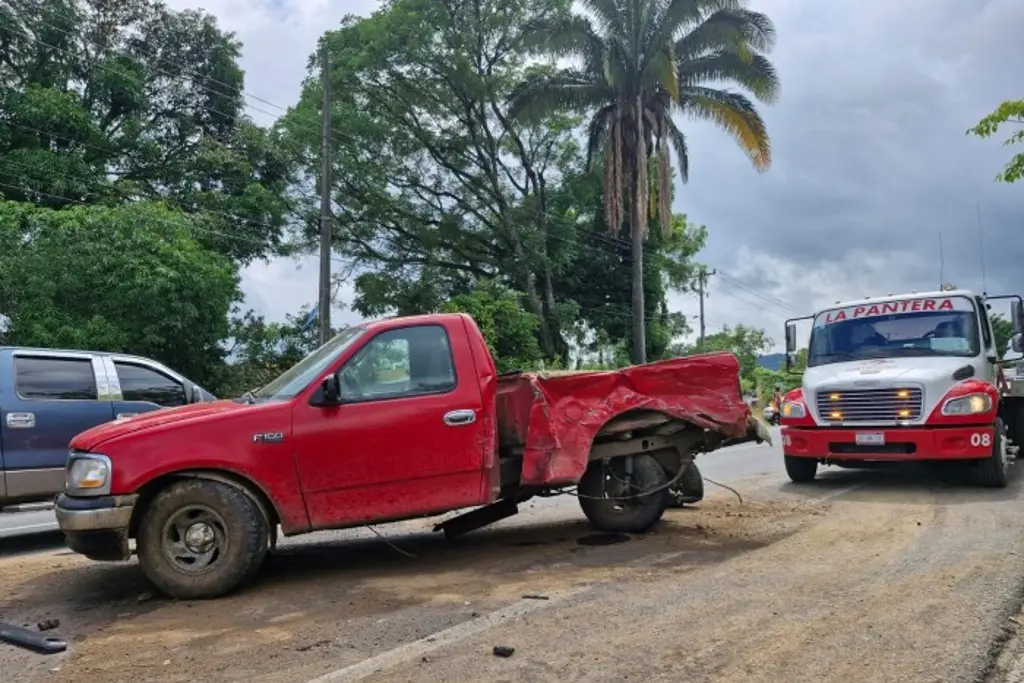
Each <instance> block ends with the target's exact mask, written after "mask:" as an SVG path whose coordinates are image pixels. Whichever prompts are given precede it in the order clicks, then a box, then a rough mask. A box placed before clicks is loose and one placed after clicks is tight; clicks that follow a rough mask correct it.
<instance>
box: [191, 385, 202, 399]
mask: <svg viewBox="0 0 1024 683" xmlns="http://www.w3.org/2000/svg"><path fill="white" fill-rule="evenodd" d="M188 402H189V403H202V402H203V390H202V389H200V388H199V387H197V386H196V385H194V384H193V385H192V388H191V389H190V390H189V401H188Z"/></svg>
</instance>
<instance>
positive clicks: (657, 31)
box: [511, 0, 779, 362]
mask: <svg viewBox="0 0 1024 683" xmlns="http://www.w3.org/2000/svg"><path fill="white" fill-rule="evenodd" d="M742 5H743V3H742V2H740V1H738V0H664V1H660V0H588V1H587V2H585V3H584V6H585V7H586V9H587V10H588V15H586V16H584V15H579V14H577V15H565V14H563V13H558V14H552V15H551V16H546V17H540V18H538V19H537V20H536V21H535V23H534V24H533V25H531V26H530V27H529V28H528V30H527V31H526V35H527V36H528V37H529V40H530V42H531V44H532V45H533V46H534V47H535V48H536V49H537V50H538V51H540V52H542V53H545V54H548V55H550V56H551V57H553V58H574V59H576V60H577V61H578V62H579V63H578V64H576V65H573V66H571V67H567V68H563V69H559V70H557V71H555V72H553V73H544V74H537V75H535V76H534V77H532V78H529V79H527V80H525V81H524V82H523V83H522V85H521V86H520V87H519V88H518V89H517V91H516V92H515V93H514V94H513V96H512V109H511V113H512V115H514V116H516V117H517V118H520V119H522V120H526V121H529V120H536V119H537V118H538V117H540V116H544V115H548V114H550V113H551V112H553V111H569V112H574V113H585V114H588V115H589V116H590V122H589V126H588V142H587V157H588V166H589V165H590V163H591V161H592V160H593V159H595V158H596V157H598V156H599V155H601V156H603V158H604V203H605V206H604V215H605V220H606V222H607V225H608V228H609V230H611V231H612V233H613V234H618V232H619V230H620V228H621V226H622V206H623V202H624V199H625V196H624V195H628V202H626V203H627V206H628V221H627V223H628V230H629V233H630V235H631V239H632V250H631V256H632V272H633V277H632V299H631V300H632V317H633V325H632V327H633V344H632V347H633V353H634V360H635V361H636V362H644V361H645V360H646V358H645V351H646V348H647V345H646V342H645V339H644V336H645V324H644V313H645V304H644V284H643V276H644V264H643V254H644V248H643V247H644V239H645V237H646V235H647V232H648V213H649V205H650V204H652V203H653V202H652V198H657V203H656V206H655V212H656V214H657V216H658V218H659V222H660V224H661V226H662V228H663V229H667V228H668V227H669V225H670V212H671V191H670V186H671V184H672V180H671V176H672V173H671V168H670V158H669V156H670V152H669V150H670V148H672V149H674V151H675V154H676V157H677V159H676V160H677V166H678V170H679V173H680V176H681V177H682V179H683V180H684V181H685V180H686V178H687V176H688V170H689V156H688V151H687V147H686V138H685V136H684V134H683V132H682V131H681V130H680V129H679V128H678V127H677V125H676V123H675V117H676V116H677V115H688V116H694V117H697V118H702V119H706V120H709V121H712V122H714V123H716V124H718V125H719V126H721V127H722V128H724V129H725V130H726V131H728V132H729V133H731V134H732V135H733V136H734V137H735V139H736V141H737V142H738V143H739V145H740V147H741V148H742V149H743V150H744V151H745V152H747V154H748V155H749V156H750V159H751V161H752V162H753V164H754V166H755V167H756V168H757V169H759V170H763V169H766V168H767V167H768V166H769V164H770V163H771V147H770V145H769V141H768V133H767V130H766V128H765V125H764V122H763V121H762V119H761V117H760V115H759V114H758V112H757V109H756V108H755V106H754V104H753V103H752V102H751V101H750V100H749V99H748V98H747V97H746V96H744V95H742V94H740V93H736V92H732V91H728V90H722V89H717V88H714V87H709V85H708V83H720V82H723V81H724V82H732V83H735V84H737V85H739V86H741V87H743V88H745V89H747V90H748V91H749V92H751V93H752V94H753V95H754V96H755V97H756V98H758V99H760V100H761V101H762V102H766V103H770V102H772V101H774V99H775V98H776V96H777V94H778V89H779V83H778V79H777V77H776V74H775V70H774V68H773V67H772V65H771V63H770V62H769V61H768V60H767V59H766V58H765V57H764V56H763V53H765V52H766V51H768V50H769V49H770V48H771V47H772V44H773V42H774V38H775V31H774V27H773V26H772V23H771V21H770V20H769V19H768V18H767V17H766V16H765V15H763V14H760V13H757V12H752V11H750V10H747V9H744V8H743V6H742ZM652 165H653V166H654V168H655V172H656V179H655V183H654V186H655V187H656V188H657V190H658V191H657V192H656V193H652V192H651V191H650V183H649V179H648V176H649V175H650V170H651V168H650V167H651V166H652Z"/></svg>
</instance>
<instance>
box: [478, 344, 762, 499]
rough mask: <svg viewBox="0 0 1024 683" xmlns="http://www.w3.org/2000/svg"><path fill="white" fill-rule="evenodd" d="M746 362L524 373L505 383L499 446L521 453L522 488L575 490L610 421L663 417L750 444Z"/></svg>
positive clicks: (708, 360) (725, 356)
mask: <svg viewBox="0 0 1024 683" xmlns="http://www.w3.org/2000/svg"><path fill="white" fill-rule="evenodd" d="M739 372H740V366H739V361H737V360H736V357H735V356H733V355H732V354H731V353H712V354H703V355H698V356H690V357H687V358H675V359H672V360H666V361H659V362H656V363H647V364H645V365H635V366H632V367H628V368H623V369H620V370H608V371H601V372H556V373H518V374H514V375H504V376H501V377H499V379H498V397H497V398H498V401H497V414H498V415H497V416H498V442H499V446H500V448H501V450H502V451H504V452H509V451H515V452H520V451H521V452H522V456H523V466H522V483H523V484H524V485H535V486H550V485H558V484H568V483H575V482H577V481H579V479H580V477H581V476H583V472H584V471H585V470H586V468H587V463H588V461H589V454H590V450H591V445H592V444H593V442H594V438H595V437H596V436H597V434H598V432H599V431H601V429H602V427H604V426H605V425H606V424H607V423H608V422H609V421H610V420H612V419H613V418H615V417H616V416H620V415H622V414H623V413H628V412H631V411H657V412H660V413H664V414H666V415H669V416H671V417H674V418H679V419H682V420H686V421H688V422H691V423H692V424H694V425H697V426H698V427H702V428H704V429H708V430H712V431H715V432H718V433H719V434H721V435H722V436H723V437H725V438H728V439H744V440H745V439H746V438H749V436H750V435H751V430H752V429H753V427H752V426H751V425H752V422H753V420H752V418H751V417H750V409H749V407H748V406H747V405H746V403H745V402H744V401H743V397H742V396H741V394H740V381H739Z"/></svg>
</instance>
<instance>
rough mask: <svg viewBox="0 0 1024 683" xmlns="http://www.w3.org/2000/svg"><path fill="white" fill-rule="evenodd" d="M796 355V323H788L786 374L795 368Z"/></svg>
mask: <svg viewBox="0 0 1024 683" xmlns="http://www.w3.org/2000/svg"><path fill="white" fill-rule="evenodd" d="M794 354H796V323H786V372H789V371H790V369H792V367H793V360H794V359H793V356H794Z"/></svg>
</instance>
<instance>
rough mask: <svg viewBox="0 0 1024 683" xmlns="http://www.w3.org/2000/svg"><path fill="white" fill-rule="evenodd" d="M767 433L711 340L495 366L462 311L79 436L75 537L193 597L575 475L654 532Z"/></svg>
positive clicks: (341, 340) (593, 498)
mask: <svg viewBox="0 0 1024 683" xmlns="http://www.w3.org/2000/svg"><path fill="white" fill-rule="evenodd" d="M751 440H758V441H762V440H768V436H767V431H766V429H765V428H764V427H763V426H762V425H761V423H760V422H759V421H756V420H753V419H752V418H751V417H750V415H749V411H748V409H747V406H746V404H745V403H744V402H743V399H742V397H741V396H740V385H739V365H738V363H737V361H736V358H735V357H734V356H732V355H731V354H710V355H703V356H697V357H692V358H684V359H677V360H670V361H663V362H659V363H651V364H647V365H641V366H636V367H632V368H628V369H625V370H617V371H608V372H584V373H564V374H559V375H556V376H551V377H547V376H541V375H537V374H530V373H512V374H507V375H501V376H499V375H498V373H497V371H496V369H495V365H494V361H493V359H492V357H491V355H490V353H489V352H488V349H487V346H486V344H485V342H484V339H483V336H482V335H481V334H480V330H479V329H478V328H477V325H476V323H475V322H474V321H473V319H472V318H470V317H469V316H466V315H461V314H445V315H428V316H415V317H405V318H394V319H390V320H383V321H376V322H370V323H366V324H362V325H356V326H353V327H349V328H347V329H345V330H343V331H342V332H341V333H340V334H338V335H337V336H336V337H334V338H333V339H331V340H330V341H329V342H327V343H326V344H325V345H324V346H322V347H320V348H319V349H317V350H316V351H314V352H313V353H312V354H310V355H309V356H307V357H306V358H305V359H303V360H302V361H300V362H299V363H298V364H297V365H295V366H294V367H293V368H291V369H290V370H288V371H287V372H285V373H284V374H283V375H281V376H280V377H278V378H277V379H275V380H274V381H272V382H271V383H270V384H268V385H266V386H265V387H263V388H262V389H259V390H258V391H255V392H250V393H248V394H246V395H245V396H243V397H241V398H238V399H234V400H224V401H217V402H211V403H198V404H194V405H189V406H183V407H181V408H171V409H166V410H159V411H156V412H153V413H149V414H146V415H139V416H136V417H129V418H126V419H120V420H116V421H114V422H110V423H106V424H104V425H100V426H97V427H94V428H92V429H89V430H88V431H85V432H82V433H81V434H79V435H78V436H76V437H75V438H74V439H73V440H72V441H71V452H70V454H69V459H68V464H67V471H66V482H65V489H64V492H63V493H61V494H60V495H59V496H58V498H57V502H56V514H57V520H58V522H59V524H60V527H61V529H62V530H63V532H64V534H65V536H66V538H67V543H68V546H69V547H70V548H71V549H72V550H74V551H76V552H78V553H81V554H83V555H85V556H87V557H89V558H92V559H94V560H127V559H128V558H129V557H130V556H131V551H130V549H129V539H130V538H134V539H135V540H136V553H137V554H138V556H139V562H140V564H141V566H142V569H143V571H144V573H145V574H146V576H147V577H149V579H150V580H151V581H152V582H153V583H154V584H155V585H156V586H157V587H158V588H160V589H161V590H162V591H164V592H165V593H167V594H169V595H171V596H173V597H178V598H209V597H216V596H220V595H223V594H226V593H228V592H230V591H232V590H234V589H235V588H237V587H239V586H240V585H242V584H243V583H244V582H245V581H247V580H248V579H249V578H250V577H252V576H253V574H254V573H255V572H256V571H257V570H258V568H259V567H260V565H261V563H262V561H263V558H264V557H265V555H266V553H267V552H268V551H269V550H270V549H272V548H273V547H274V544H275V542H276V539H277V535H278V527H280V529H281V531H282V532H283V533H284V534H285V535H286V536H291V535H295V534H302V533H306V532H310V531H316V530H320V529H339V528H345V527H356V526H363V525H368V524H372V523H381V522H389V521H397V520H402V519H411V518H416V517H425V516H432V515H438V514H441V513H444V512H449V511H453V510H460V509H465V508H475V509H473V510H471V511H469V512H467V513H465V514H462V515H460V516H457V517H455V518H453V519H449V520H447V521H445V522H444V523H442V524H439V525H438V526H437V527H436V528H435V530H438V529H440V530H443V531H444V532H445V533H446V534H447V535H449V536H451V535H457V534H461V533H465V532H466V531H469V530H471V529H475V528H478V527H481V526H484V525H486V524H489V523H492V522H494V521H497V520H499V519H502V518H505V517H508V516H511V515H513V514H515V513H516V511H517V506H518V505H519V504H520V503H522V502H523V501H524V500H526V499H528V498H531V497H533V496H536V495H549V494H552V493H559V492H564V491H566V490H568V489H571V488H572V487H576V489H577V495H578V496H579V500H580V505H581V507H582V508H583V512H584V513H585V514H586V516H587V517H588V518H589V519H590V521H591V522H592V523H593V524H595V525H596V526H597V527H599V528H601V529H605V530H614V531H624V532H634V533H641V532H643V531H646V530H647V529H648V528H650V527H651V526H652V525H653V524H654V523H655V522H657V521H658V520H659V519H660V518H661V516H662V514H663V513H664V511H665V508H666V506H667V505H668V504H669V500H670V496H669V493H668V491H669V489H670V488H671V487H672V486H673V485H676V486H678V482H679V481H681V479H682V478H683V475H684V473H685V471H686V469H687V468H688V467H689V466H690V465H691V464H692V462H693V458H694V456H695V455H696V454H697V453H698V452H702V451H708V450H711V449H714V448H717V447H720V446H722V445H725V444H728V443H731V442H740V441H751Z"/></svg>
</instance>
